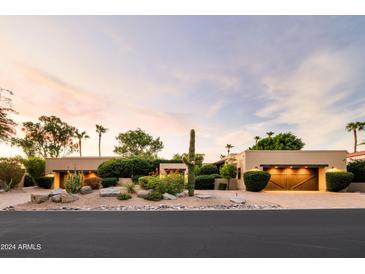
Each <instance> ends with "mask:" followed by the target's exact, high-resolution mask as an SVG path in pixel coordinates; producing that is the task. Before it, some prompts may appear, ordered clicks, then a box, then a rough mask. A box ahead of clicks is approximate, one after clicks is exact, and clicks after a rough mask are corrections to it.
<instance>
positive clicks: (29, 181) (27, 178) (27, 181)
mask: <svg viewBox="0 0 365 274" xmlns="http://www.w3.org/2000/svg"><path fill="white" fill-rule="evenodd" d="M35 184H36V182H35V180H34V178H33V176H31V175H29V174H26V175H25V176H24V187H30V186H34V185H35Z"/></svg>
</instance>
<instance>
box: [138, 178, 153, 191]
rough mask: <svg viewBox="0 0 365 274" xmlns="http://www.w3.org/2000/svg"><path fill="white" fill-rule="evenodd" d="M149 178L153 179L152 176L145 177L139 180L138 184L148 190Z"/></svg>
mask: <svg viewBox="0 0 365 274" xmlns="http://www.w3.org/2000/svg"><path fill="white" fill-rule="evenodd" d="M149 177H152V176H143V177H139V178H138V184H139V186H140V187H141V188H146V185H147V183H148V179H149Z"/></svg>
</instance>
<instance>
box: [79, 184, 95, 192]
mask: <svg viewBox="0 0 365 274" xmlns="http://www.w3.org/2000/svg"><path fill="white" fill-rule="evenodd" d="M92 192H93V189H92V188H91V186H83V187H82V188H81V189H80V194H90V193H92Z"/></svg>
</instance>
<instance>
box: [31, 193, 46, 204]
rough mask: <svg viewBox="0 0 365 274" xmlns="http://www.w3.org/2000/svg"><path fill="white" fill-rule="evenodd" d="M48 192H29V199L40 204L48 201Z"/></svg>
mask: <svg viewBox="0 0 365 274" xmlns="http://www.w3.org/2000/svg"><path fill="white" fill-rule="evenodd" d="M48 198H49V196H48V194H31V195H30V201H31V202H32V203H33V204H40V203H44V202H45V201H48Z"/></svg>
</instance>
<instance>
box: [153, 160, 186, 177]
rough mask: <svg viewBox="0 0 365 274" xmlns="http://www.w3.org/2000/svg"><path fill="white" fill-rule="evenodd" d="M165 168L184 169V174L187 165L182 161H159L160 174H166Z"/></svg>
mask: <svg viewBox="0 0 365 274" xmlns="http://www.w3.org/2000/svg"><path fill="white" fill-rule="evenodd" d="M167 169H184V170H185V171H184V174H185V175H186V174H187V172H188V167H187V166H186V165H185V164H183V163H161V164H160V174H161V175H166V170H167Z"/></svg>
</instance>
